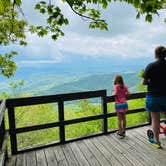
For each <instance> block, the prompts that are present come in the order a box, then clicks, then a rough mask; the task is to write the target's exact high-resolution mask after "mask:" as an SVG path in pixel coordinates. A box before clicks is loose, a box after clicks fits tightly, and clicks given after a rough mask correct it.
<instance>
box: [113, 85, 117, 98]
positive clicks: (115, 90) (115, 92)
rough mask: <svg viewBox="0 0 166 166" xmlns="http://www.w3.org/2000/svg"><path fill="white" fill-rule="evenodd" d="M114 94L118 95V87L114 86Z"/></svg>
mask: <svg viewBox="0 0 166 166" xmlns="http://www.w3.org/2000/svg"><path fill="white" fill-rule="evenodd" d="M113 95H114V96H116V95H117V87H116V86H114V89H113Z"/></svg>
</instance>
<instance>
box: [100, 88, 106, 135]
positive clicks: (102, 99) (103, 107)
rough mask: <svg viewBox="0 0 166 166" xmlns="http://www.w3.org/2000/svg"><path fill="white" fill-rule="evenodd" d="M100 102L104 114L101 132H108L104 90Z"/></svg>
mask: <svg viewBox="0 0 166 166" xmlns="http://www.w3.org/2000/svg"><path fill="white" fill-rule="evenodd" d="M101 102H102V113H103V114H104V118H103V133H104V134H107V133H108V122H107V101H106V91H105V94H104V95H103V96H102V98H101Z"/></svg>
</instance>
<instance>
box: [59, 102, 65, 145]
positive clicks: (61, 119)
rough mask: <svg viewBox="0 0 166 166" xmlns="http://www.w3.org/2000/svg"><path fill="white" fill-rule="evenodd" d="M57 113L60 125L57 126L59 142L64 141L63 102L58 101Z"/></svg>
mask: <svg viewBox="0 0 166 166" xmlns="http://www.w3.org/2000/svg"><path fill="white" fill-rule="evenodd" d="M58 113H59V121H60V122H61V125H60V127H59V130H60V143H62V144H63V143H65V127H64V102H63V101H59V102H58Z"/></svg>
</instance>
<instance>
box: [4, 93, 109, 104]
mask: <svg viewBox="0 0 166 166" xmlns="http://www.w3.org/2000/svg"><path fill="white" fill-rule="evenodd" d="M106 93H107V92H106V90H98V91H87V92H76V93H66V94H58V95H48V96H36V97H25V98H13V99H7V100H6V105H7V107H18V106H28V105H36V104H46V103H53V102H59V101H72V100H80V99H88V98H95V97H102V96H106Z"/></svg>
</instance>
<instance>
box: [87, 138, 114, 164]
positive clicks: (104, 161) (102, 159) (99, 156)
mask: <svg viewBox="0 0 166 166" xmlns="http://www.w3.org/2000/svg"><path fill="white" fill-rule="evenodd" d="M84 143H85V144H86V146H87V147H88V148H89V150H90V151H91V153H93V154H94V156H95V157H96V158H97V159H98V161H99V162H100V164H101V165H103V166H105V165H110V166H111V165H112V164H111V163H110V162H109V161H108V160H107V159H106V158H105V156H104V155H103V154H101V153H100V151H99V150H98V149H97V148H96V146H95V145H94V144H93V143H92V142H91V141H90V140H85V141H84Z"/></svg>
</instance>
